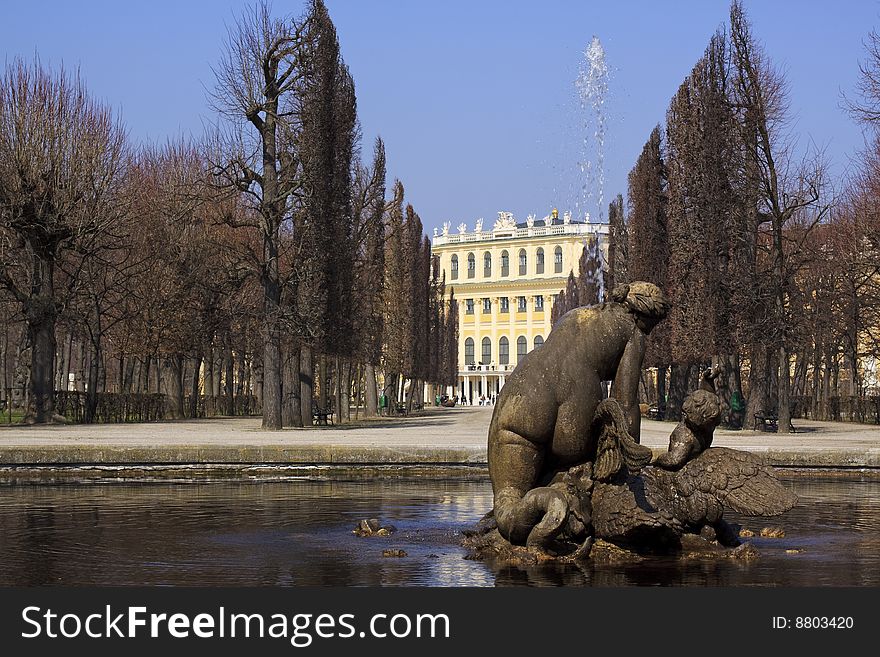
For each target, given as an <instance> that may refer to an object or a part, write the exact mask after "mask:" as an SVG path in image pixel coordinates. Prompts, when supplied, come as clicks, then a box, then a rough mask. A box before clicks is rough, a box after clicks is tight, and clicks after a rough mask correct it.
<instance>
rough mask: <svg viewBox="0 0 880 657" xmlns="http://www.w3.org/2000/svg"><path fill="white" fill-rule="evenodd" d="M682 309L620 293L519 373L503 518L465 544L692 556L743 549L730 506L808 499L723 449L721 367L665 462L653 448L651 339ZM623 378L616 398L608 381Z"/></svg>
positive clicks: (506, 393)
mask: <svg viewBox="0 0 880 657" xmlns="http://www.w3.org/2000/svg"><path fill="white" fill-rule="evenodd" d="M668 310H669V304H668V303H667V301H666V300H665V298H664V297H663V294H662V293H661V291H660V290H659V288H657V287H656V286H655V285H653V284H651V283H644V282H634V283H631V284H629V285H623V286H619V287H618V288H615V290H614V291H613V293H612V295H611V300H610V301H609V302H607V303H604V304H601V305H598V306H591V307H585V308H576V309H575V310H572V311H571V312H569V313H567V314H566V315H564V316H563V317H562V318H561V319H560V320H559V322H558V323H557V325H556V326H555V327H554V329H553V331H552V332H551V334H550V336H549V337H548V338H547V340H546V342H545V343H544V346H543V347H542V348H541V349H540V350H535V351H533V352H531V353H530V354H529V355H528V356H526V358H525V359H523V360H522V361H521V362H520V364H519V365H518V366H517V368H516V370H514V372H513V374H512V375H511V376H510V378H509V379H508V382H507V384H506V385H505V387H504V388H503V389H502V391H501V394H500V395H499V397H498V402H497V404H496V407H495V411H494V414H493V417H492V423H491V425H490V428H489V445H488V450H489V473H490V477H491V479H492V488H493V494H494V509H493V512H492V513H491V514H490V515H489V516H488V517H487V518H485V519H484V520H483V521H481V523H480V525H479V527H478V529H477V530H476V531H474V532H472V533H470V535H469V537H468V538H467V539H466V542H465V545H466V546H467V547H469V548H470V549H471V550H472V552H473V553H475V554H476V555H477V556H487V555H496V556H497V555H499V554H507V555H510V554H515V553H516V552H517V550H519V551H520V552H522V551H525V552H526V553H529V554H532V555H535V554H537V555H542V556H543V557H544V558H557V559H565V560H571V559H574V560H577V559H582V558H585V557H586V556H588V555H589V554H590V551H591V548H592V545H593V542H594V540H596V539H602V541H603V542H605V544H611V545H616V546H621V547H624V548H626V549H628V550H633V551H635V552H651V551H675V550H680V549H681V547H682V542H683V541H684V540H685V539H686V538H687V537H688V536H693V537H695V538H699V537H702V538H701V540H703V542H706V541H711V542H713V544H717V545H721V546H734V545H737V544H738V538H737V535H736V532H735V531H733V530H732V529H731V527H729V526H728V525H727V523H726V522H725V521H724V519H723V512H724V510H725V509H726V510H731V511H735V512H738V513H741V514H744V515H751V516H772V515H778V514H780V513H783V512H784V511H787V510H788V509H790V508H791V507H792V506H793V505H794V504H795V502H796V498H795V496H794V495H793V494H791V493H790V492H789V491H787V490H786V489H785V488H784V487H783V486H782V485H781V484H780V483H779V481H778V480H777V479H776V477H775V475H774V473H773V471H772V469H771V468H769V467H767V466H766V465H764V464H763V462H762V461H761V460H760V459H759V458H758V457H756V456H754V455H752V454H749V453H747V452H740V451H736V450H732V449H727V448H712V447H711V444H712V436H713V432H714V430H715V428H716V427H717V426H718V423H719V421H720V417H721V404H720V400H719V399H718V397H717V395H715V392H714V383H713V382H714V379H715V377H717V376H718V372H717V371H716V370H707V371H706V372H705V373H704V374H703V377H702V379H701V384H700V389H698V390H696V391H694V392H693V393H691V394H690V395H689V396H688V397H687V399H686V400H685V402H684V404H683V417H682V420H681V422H679V424H678V425H677V426H676V427H675V429H674V430H673V431H672V434H671V436H670V441H669V448H668V450H667V451H666V452H665V453H664V454H661V455H659V456H658V457H657V458H656V459H655V460H654V463H653V464H651V465H649V463H650V461H651V459H652V456H653V454H652V452H651V450H650V449H648V448H646V447H644V446H642V445H640V444H639V442H638V441H639V429H640V414H639V407H638V383H639V375H640V372H641V366H642V359H643V357H644V351H645V338H646V336H647V335H648V334H649V333H650V331H651V329H652V328H653V327H654V326H655V325H656V324H657V323H658V322H660V321H661V320H662V319H663V318H664V317H665V316H666V314H667V312H668ZM607 380H611V381H613V383H612V388H611V391H612V392H611V398H609V399H606V400H602V394H601V392H602V389H601V382H602V381H607Z"/></svg>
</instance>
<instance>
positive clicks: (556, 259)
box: [553, 246, 562, 274]
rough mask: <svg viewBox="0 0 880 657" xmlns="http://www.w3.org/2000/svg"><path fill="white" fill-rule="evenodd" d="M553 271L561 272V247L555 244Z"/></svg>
mask: <svg viewBox="0 0 880 657" xmlns="http://www.w3.org/2000/svg"><path fill="white" fill-rule="evenodd" d="M553 271H554V272H556V273H557V274H561V273H562V247H561V246H557V247H556V248H555V249H553Z"/></svg>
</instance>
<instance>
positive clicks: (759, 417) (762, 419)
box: [754, 413, 795, 432]
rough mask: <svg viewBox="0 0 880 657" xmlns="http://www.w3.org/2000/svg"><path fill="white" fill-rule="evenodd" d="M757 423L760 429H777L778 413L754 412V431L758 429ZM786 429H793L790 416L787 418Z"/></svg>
mask: <svg viewBox="0 0 880 657" xmlns="http://www.w3.org/2000/svg"><path fill="white" fill-rule="evenodd" d="M759 424H760V425H761V431H779V415H777V414H776V413H755V424H754V430H755V431H757V430H758V425H759ZM788 430H789V431H791V432H794V431H795V428H794V425H793V424H792V423H791V418H789V420H788Z"/></svg>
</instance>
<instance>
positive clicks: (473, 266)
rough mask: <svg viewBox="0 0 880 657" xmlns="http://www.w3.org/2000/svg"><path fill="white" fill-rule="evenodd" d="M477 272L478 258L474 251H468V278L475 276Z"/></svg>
mask: <svg viewBox="0 0 880 657" xmlns="http://www.w3.org/2000/svg"><path fill="white" fill-rule="evenodd" d="M476 274H477V258H476V257H475V256H474V254H473V253H468V278H473V277H474V276H476Z"/></svg>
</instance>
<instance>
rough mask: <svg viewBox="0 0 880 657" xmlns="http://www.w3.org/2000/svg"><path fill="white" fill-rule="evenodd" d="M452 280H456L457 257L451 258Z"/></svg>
mask: <svg viewBox="0 0 880 657" xmlns="http://www.w3.org/2000/svg"><path fill="white" fill-rule="evenodd" d="M452 280H454V281H457V280H458V256H457V255H453V256H452Z"/></svg>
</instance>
